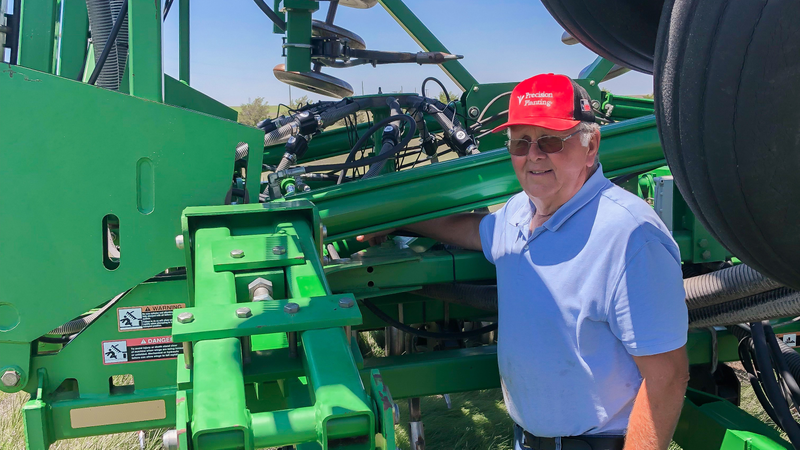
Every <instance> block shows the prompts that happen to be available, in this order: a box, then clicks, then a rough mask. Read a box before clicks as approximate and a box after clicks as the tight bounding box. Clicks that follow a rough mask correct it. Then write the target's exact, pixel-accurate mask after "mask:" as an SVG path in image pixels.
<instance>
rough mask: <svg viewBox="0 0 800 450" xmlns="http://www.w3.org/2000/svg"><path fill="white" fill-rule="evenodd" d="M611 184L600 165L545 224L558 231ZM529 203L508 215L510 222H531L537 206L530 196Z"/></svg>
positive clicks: (514, 223)
mask: <svg viewBox="0 0 800 450" xmlns="http://www.w3.org/2000/svg"><path fill="white" fill-rule="evenodd" d="M610 186H611V181H609V180H608V179H607V178H606V177H605V175H603V166H602V165H598V167H597V170H596V171H595V172H594V173H593V174H592V176H591V177H589V179H588V180H586V183H584V184H583V186H581V188H580V190H579V191H578V192H577V193H576V194H575V195H573V196H572V198H571V199H569V200H568V201H567V202H566V203H564V204H563V205H562V206H561V207H560V208H558V210H557V211H556V212H555V214H553V217H551V218H549V219H548V220H547V221H546V222H545V223H544V225H543V226H544V227H545V228H547V229H548V230H550V231H558V229H559V228H561V225H564V222H566V221H567V219H569V218H570V217H572V216H573V215H574V214H575V213H576V212H578V210H580V209H581V208H582V207H584V206H585V205H586V204H587V203H589V202H590V201H591V200H592V199H593V198H595V197H596V196H597V194H599V193H600V192H601V191H603V190H605V189H607V188H608V187H610ZM526 197H527V195H526ZM527 205H528V207H527V208H526V207H525V206H523V207H521V208H519V209H518V210H516V211H515V212H514V213H513V214H511V215H510V216H508V223H509V224H511V225H513V226H515V227H519V226H521V225H527V224H530V222H531V218H533V213H534V211H536V206H534V204H533V201H531V200H530V198H528V202H527Z"/></svg>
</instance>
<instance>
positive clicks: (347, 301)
mask: <svg viewBox="0 0 800 450" xmlns="http://www.w3.org/2000/svg"><path fill="white" fill-rule="evenodd" d="M354 304H355V302H354V301H353V299H352V298H340V299H339V306H340V307H342V308H352V307H353V305H354Z"/></svg>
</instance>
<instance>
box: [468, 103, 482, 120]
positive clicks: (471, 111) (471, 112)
mask: <svg viewBox="0 0 800 450" xmlns="http://www.w3.org/2000/svg"><path fill="white" fill-rule="evenodd" d="M480 112H481V110H479V109H478V107H477V106H470V107H469V109H468V110H467V114H469V118H470V119H474V118H476V117H478V114H479V113H480Z"/></svg>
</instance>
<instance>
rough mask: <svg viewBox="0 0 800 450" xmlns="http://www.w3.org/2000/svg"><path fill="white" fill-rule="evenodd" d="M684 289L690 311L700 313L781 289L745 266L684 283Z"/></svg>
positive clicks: (693, 278)
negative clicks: (702, 309) (722, 304)
mask: <svg viewBox="0 0 800 450" xmlns="http://www.w3.org/2000/svg"><path fill="white" fill-rule="evenodd" d="M683 287H684V289H685V290H686V303H687V305H688V306H689V309H697V308H702V307H706V306H711V305H716V304H720V303H725V302H729V301H732V300H736V299H740V298H744V297H749V296H751V295H756V294H760V293H762V292H767V291H771V290H773V289H778V288H780V287H782V285H781V284H780V283H778V282H776V281H773V280H771V279H769V278H767V277H765V276H764V275H761V274H760V273H758V272H757V271H756V270H755V269H753V268H751V267H749V266H747V265H745V264H739V265H736V266H733V267H728V268H725V269H722V270H717V271H715V272H711V273H708V274H705V275H698V276H696V277H691V278H687V279H685V280H683Z"/></svg>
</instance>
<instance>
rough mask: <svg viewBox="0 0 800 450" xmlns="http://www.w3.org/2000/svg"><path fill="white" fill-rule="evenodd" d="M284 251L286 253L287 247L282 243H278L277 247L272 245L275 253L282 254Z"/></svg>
mask: <svg viewBox="0 0 800 450" xmlns="http://www.w3.org/2000/svg"><path fill="white" fill-rule="evenodd" d="M284 253H286V247H284V246H282V245H276V246H275V247H272V254H273V255H282V254H284Z"/></svg>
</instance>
